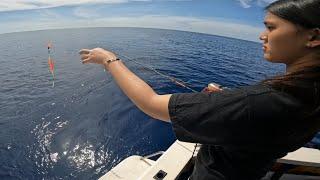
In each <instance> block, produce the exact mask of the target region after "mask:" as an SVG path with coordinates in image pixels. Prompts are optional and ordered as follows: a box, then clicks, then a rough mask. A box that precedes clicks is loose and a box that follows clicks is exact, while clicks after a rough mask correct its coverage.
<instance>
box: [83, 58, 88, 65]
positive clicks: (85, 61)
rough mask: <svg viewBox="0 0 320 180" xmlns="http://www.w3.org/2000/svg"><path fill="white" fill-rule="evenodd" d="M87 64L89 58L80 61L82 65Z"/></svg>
mask: <svg viewBox="0 0 320 180" xmlns="http://www.w3.org/2000/svg"><path fill="white" fill-rule="evenodd" d="M87 63H90V58H87V59H83V60H82V64H87Z"/></svg>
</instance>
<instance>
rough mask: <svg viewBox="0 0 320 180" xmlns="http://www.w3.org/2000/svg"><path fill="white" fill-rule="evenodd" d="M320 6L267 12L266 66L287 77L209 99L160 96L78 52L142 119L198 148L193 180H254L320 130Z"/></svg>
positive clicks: (289, 2) (278, 5)
mask: <svg viewBox="0 0 320 180" xmlns="http://www.w3.org/2000/svg"><path fill="white" fill-rule="evenodd" d="M319 8H320V0H280V1H276V2H274V3H272V4H270V5H269V6H268V7H266V16H265V21H264V24H265V26H266V30H265V31H264V32H263V33H262V34H261V36H260V39H261V40H262V41H263V51H264V58H265V59H266V60H268V61H270V62H274V63H284V64H286V73H285V74H284V75H282V76H277V77H274V78H271V79H267V80H265V81H263V82H260V83H258V84H255V85H252V86H245V87H239V88H236V89H232V90H223V91H216V92H214V93H209V94H208V93H203V92H200V93H177V94H166V95H158V94H157V93H155V92H154V91H153V90H152V89H151V88H150V86H148V84H146V83H145V82H144V81H143V80H141V79H140V78H138V77H137V76H136V75H135V74H133V73H132V72H131V71H130V70H129V69H127V68H126V66H125V65H124V64H123V63H122V61H121V60H117V57H116V55H115V54H114V53H112V52H110V51H106V50H103V49H100V48H96V49H93V50H88V49H83V50H81V51H80V54H81V59H82V60H83V63H97V64H102V65H104V66H105V68H106V69H107V70H108V71H109V72H110V73H111V75H112V76H113V77H114V79H115V80H116V82H117V83H118V85H119V86H120V88H121V89H122V90H123V91H124V93H125V94H126V95H127V96H128V97H129V98H130V99H131V100H132V101H133V102H134V103H135V104H136V105H137V106H138V107H139V108H140V109H141V110H142V111H143V112H145V113H146V114H148V115H150V116H151V117H153V118H155V119H159V120H163V121H167V122H170V121H171V123H172V126H173V130H174V132H175V134H176V136H177V138H178V139H179V140H181V141H187V142H194V143H201V144H202V146H201V149H200V150H199V153H198V156H197V158H196V161H195V168H194V170H193V173H192V175H191V177H190V179H193V180H208V179H237V180H241V179H244V180H251V179H260V178H261V177H263V176H264V175H265V174H266V173H267V171H268V170H269V169H270V167H271V166H272V165H273V163H274V162H275V160H276V159H278V158H281V157H283V156H284V155H286V154H287V153H288V152H290V151H294V150H296V149H298V148H299V147H301V146H303V145H304V144H306V143H307V142H308V141H310V140H311V139H312V137H314V135H315V134H316V132H318V131H319V130H320V114H319V111H320V106H319V90H320V86H319V80H320V29H319V27H320V18H319V17H320V9H319Z"/></svg>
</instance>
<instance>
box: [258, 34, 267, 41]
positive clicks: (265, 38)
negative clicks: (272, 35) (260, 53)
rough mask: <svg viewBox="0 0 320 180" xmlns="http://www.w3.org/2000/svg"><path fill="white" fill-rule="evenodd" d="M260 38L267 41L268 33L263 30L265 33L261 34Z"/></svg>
mask: <svg viewBox="0 0 320 180" xmlns="http://www.w3.org/2000/svg"><path fill="white" fill-rule="evenodd" d="M259 39H260V40H261V41H266V40H267V35H266V34H265V33H264V32H263V33H261V34H260V37H259Z"/></svg>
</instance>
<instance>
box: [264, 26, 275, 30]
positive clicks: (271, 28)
mask: <svg viewBox="0 0 320 180" xmlns="http://www.w3.org/2000/svg"><path fill="white" fill-rule="evenodd" d="M266 28H267V29H268V30H273V29H274V28H275V27H273V26H266Z"/></svg>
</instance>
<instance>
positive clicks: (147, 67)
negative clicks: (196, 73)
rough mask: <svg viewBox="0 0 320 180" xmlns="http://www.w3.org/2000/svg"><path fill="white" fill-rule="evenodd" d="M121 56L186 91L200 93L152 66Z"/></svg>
mask: <svg viewBox="0 0 320 180" xmlns="http://www.w3.org/2000/svg"><path fill="white" fill-rule="evenodd" d="M120 56H123V57H124V58H126V59H127V60H129V61H132V62H134V63H136V64H139V65H140V66H142V67H144V68H146V69H149V70H150V71H153V72H155V73H156V74H158V75H160V76H162V77H164V78H167V79H169V80H170V81H171V82H173V83H175V84H176V85H178V86H181V87H184V88H186V89H189V90H190V91H192V92H198V91H196V90H194V89H193V88H191V87H189V86H188V85H186V83H185V82H184V81H182V80H178V79H177V78H174V77H171V76H169V75H166V74H164V73H162V72H159V71H158V70H156V69H155V68H153V67H150V66H146V65H144V64H141V63H139V62H137V61H135V60H133V59H132V58H130V57H128V56H126V55H120Z"/></svg>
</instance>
